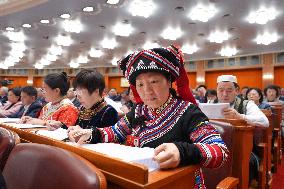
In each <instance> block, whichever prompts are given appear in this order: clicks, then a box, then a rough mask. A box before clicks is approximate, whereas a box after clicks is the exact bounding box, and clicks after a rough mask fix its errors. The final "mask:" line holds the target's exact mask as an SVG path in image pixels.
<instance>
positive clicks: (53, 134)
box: [36, 128, 68, 140]
mask: <svg viewBox="0 0 284 189" xmlns="http://www.w3.org/2000/svg"><path fill="white" fill-rule="evenodd" d="M36 134H39V135H43V136H47V137H49V138H53V139H56V140H64V139H66V138H68V134H67V130H66V129H63V128H59V129H56V130H54V131H48V130H39V131H37V133H36Z"/></svg>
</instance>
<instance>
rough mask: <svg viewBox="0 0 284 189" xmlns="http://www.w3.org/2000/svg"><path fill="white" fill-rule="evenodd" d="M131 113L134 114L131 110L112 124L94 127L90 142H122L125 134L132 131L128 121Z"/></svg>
mask: <svg viewBox="0 0 284 189" xmlns="http://www.w3.org/2000/svg"><path fill="white" fill-rule="evenodd" d="M132 114H134V112H133V111H132V112H129V113H128V114H127V115H125V116H123V117H122V118H120V120H119V121H118V122H117V123H116V124H115V125H113V126H110V127H104V128H97V129H94V130H93V133H92V140H91V143H100V142H103V143H104V142H112V143H124V142H125V140H126V137H127V135H130V134H131V132H132V128H131V126H130V121H129V118H130V117H132Z"/></svg>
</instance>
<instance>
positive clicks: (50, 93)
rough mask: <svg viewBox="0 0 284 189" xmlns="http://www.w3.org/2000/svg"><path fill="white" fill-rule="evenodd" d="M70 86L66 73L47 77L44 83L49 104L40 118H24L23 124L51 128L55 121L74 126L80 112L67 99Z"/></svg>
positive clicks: (44, 90)
mask: <svg viewBox="0 0 284 189" xmlns="http://www.w3.org/2000/svg"><path fill="white" fill-rule="evenodd" d="M69 86H70V84H69V81H68V77H67V74H66V73H65V72H62V73H54V74H49V75H47V76H46V77H45V78H44V82H43V93H44V98H45V100H46V101H47V102H48V103H47V104H46V105H45V106H44V107H43V108H42V110H41V111H40V115H39V117H38V118H31V117H28V116H24V117H22V122H23V123H29V124H34V125H46V126H50V125H51V124H52V122H53V121H59V122H61V123H63V124H65V125H67V126H68V127H69V126H71V125H74V124H75V122H76V120H77V118H78V110H77V108H76V107H75V106H74V105H73V103H72V102H71V101H70V100H69V99H68V98H67V97H66V94H67V91H68V89H69Z"/></svg>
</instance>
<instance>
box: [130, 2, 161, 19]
mask: <svg viewBox="0 0 284 189" xmlns="http://www.w3.org/2000/svg"><path fill="white" fill-rule="evenodd" d="M155 9H156V5H155V4H154V2H153V1H152V0H133V1H132V2H131V4H130V6H129V12H130V13H131V14H132V16H142V17H144V18H148V17H149V16H150V15H151V14H153V12H154V10H155Z"/></svg>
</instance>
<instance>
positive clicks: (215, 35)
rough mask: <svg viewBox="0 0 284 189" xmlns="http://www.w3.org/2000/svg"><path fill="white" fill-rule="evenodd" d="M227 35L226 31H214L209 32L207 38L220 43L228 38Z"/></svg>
mask: <svg viewBox="0 0 284 189" xmlns="http://www.w3.org/2000/svg"><path fill="white" fill-rule="evenodd" d="M229 37H230V35H229V33H228V32H227V31H224V32H220V31H215V32H212V33H210V35H209V37H208V40H209V41H210V42H213V43H222V42H223V41H226V40H228V39H229Z"/></svg>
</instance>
